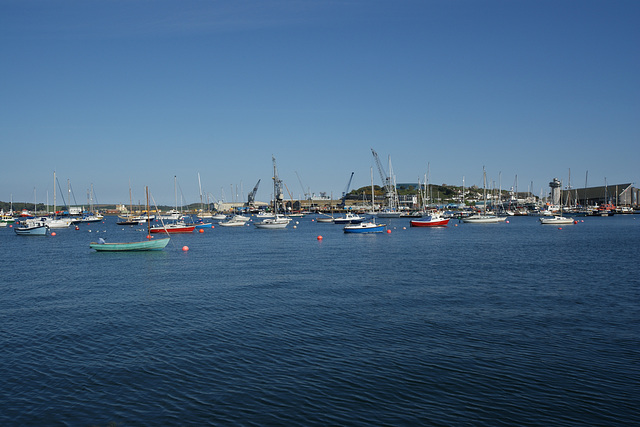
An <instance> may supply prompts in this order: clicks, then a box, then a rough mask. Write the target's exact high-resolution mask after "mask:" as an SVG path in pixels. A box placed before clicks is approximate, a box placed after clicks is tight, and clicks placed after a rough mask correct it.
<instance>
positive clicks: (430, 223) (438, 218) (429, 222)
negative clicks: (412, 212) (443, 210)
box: [411, 213, 449, 227]
mask: <svg viewBox="0 0 640 427" xmlns="http://www.w3.org/2000/svg"><path fill="white" fill-rule="evenodd" d="M447 224H449V218H444V217H443V216H442V215H440V214H437V213H436V214H432V215H429V216H427V217H424V218H420V219H412V220H411V227H446V226H447Z"/></svg>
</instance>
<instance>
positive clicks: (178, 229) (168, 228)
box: [149, 221, 196, 233]
mask: <svg viewBox="0 0 640 427" xmlns="http://www.w3.org/2000/svg"><path fill="white" fill-rule="evenodd" d="M195 229H196V225H195V224H186V223H185V222H182V221H178V222H176V223H173V224H165V225H163V226H159V227H151V228H150V229H149V232H151V233H165V232H166V233H191V232H192V231H193V230H195Z"/></svg>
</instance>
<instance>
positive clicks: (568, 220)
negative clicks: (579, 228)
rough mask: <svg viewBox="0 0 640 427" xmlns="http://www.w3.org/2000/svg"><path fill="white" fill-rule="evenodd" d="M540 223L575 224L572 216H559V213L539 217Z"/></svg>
mask: <svg viewBox="0 0 640 427" xmlns="http://www.w3.org/2000/svg"><path fill="white" fill-rule="evenodd" d="M539 220H540V224H543V225H569V224H575V223H576V221H575V220H574V219H573V218H569V217H566V216H561V215H555V216H552V217H548V216H545V217H541V218H540V219H539Z"/></svg>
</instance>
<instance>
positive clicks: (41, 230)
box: [13, 188, 49, 236]
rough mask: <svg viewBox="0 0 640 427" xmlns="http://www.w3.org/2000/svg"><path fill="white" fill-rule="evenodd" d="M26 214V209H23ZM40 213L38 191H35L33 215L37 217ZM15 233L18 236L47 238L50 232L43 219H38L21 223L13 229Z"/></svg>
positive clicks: (30, 219)
mask: <svg viewBox="0 0 640 427" xmlns="http://www.w3.org/2000/svg"><path fill="white" fill-rule="evenodd" d="M23 212H24V209H23ZM37 212H38V202H37V198H36V189H35V188H34V189H33V214H34V215H36V213H37ZM13 231H15V233H16V234H17V235H18V236H46V235H47V231H49V226H47V224H46V223H45V222H44V221H42V219H37V218H27V219H25V220H22V221H20V222H19V223H18V224H17V226H16V227H14V228H13Z"/></svg>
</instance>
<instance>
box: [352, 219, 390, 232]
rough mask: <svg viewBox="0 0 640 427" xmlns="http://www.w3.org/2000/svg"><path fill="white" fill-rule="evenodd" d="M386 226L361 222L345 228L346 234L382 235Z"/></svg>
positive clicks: (371, 222)
mask: <svg viewBox="0 0 640 427" xmlns="http://www.w3.org/2000/svg"><path fill="white" fill-rule="evenodd" d="M385 226H386V224H376V223H375V222H373V221H368V222H360V223H358V224H349V225H345V226H344V229H343V230H344V232H345V233H382V232H383V231H384V227H385Z"/></svg>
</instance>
